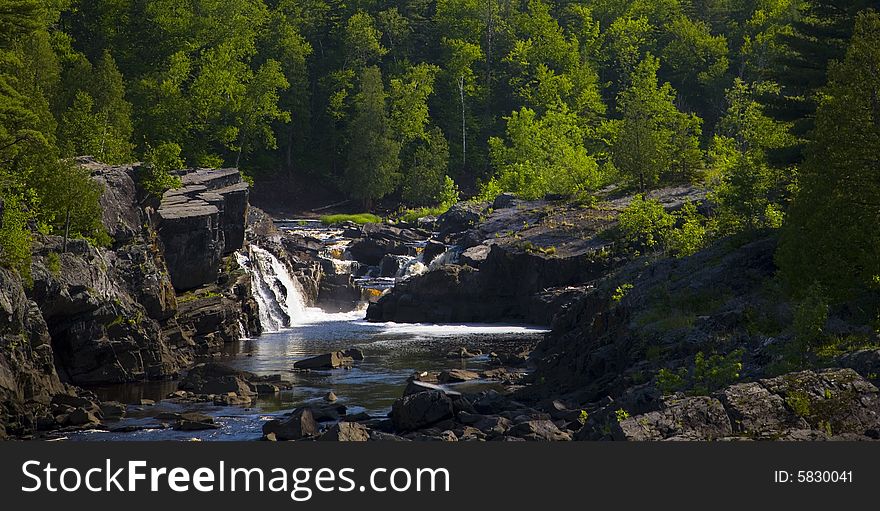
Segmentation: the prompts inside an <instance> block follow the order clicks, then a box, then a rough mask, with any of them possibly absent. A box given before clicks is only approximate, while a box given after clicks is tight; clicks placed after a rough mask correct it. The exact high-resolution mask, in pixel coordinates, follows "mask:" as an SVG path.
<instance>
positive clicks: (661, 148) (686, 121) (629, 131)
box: [611, 55, 702, 192]
mask: <svg viewBox="0 0 880 511" xmlns="http://www.w3.org/2000/svg"><path fill="white" fill-rule="evenodd" d="M659 68H660V61H659V60H658V59H656V58H654V57H653V56H651V55H648V56H647V57H646V58H645V59H644V60H643V61H642V62H641V63H640V64H639V65H638V66H637V67H636V69H635V71H634V72H633V74H632V85H631V86H630V87H629V88H628V89H626V90H625V91H623V92H622V93H621V95H620V98H619V99H618V109H619V110H620V112H621V114H622V116H623V119H621V120H619V121H615V122H614V123H612V126H611V129H612V131H613V132H614V140H613V142H612V147H611V154H612V159H613V162H614V165H615V166H616V167H617V169H618V170H619V171H620V172H621V173H622V174H623V176H624V177H625V178H626V179H628V180H629V181H630V182H631V183H633V184H634V185H636V186H637V187H638V189H639V190H640V191H642V192H644V191H647V190H649V189H651V188H653V187H655V186H657V185H658V184H659V183H660V180H661V178H670V179H681V178H683V177H691V176H685V175H682V173H687V174H692V173H693V172H694V170H696V169H699V168H701V167H702V162H701V160H702V153H701V151H700V150H699V149H698V142H697V139H698V137H699V134H700V120H699V118H697V117H696V116H694V115H688V114H685V113H682V112H679V111H678V109H677V108H676V107H675V103H674V102H675V90H674V89H673V88H672V86H671V85H670V84H669V83H664V84H662V85H660V84H659V83H658V80H657V70H658V69H659Z"/></svg>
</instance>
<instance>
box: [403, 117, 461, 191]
mask: <svg viewBox="0 0 880 511" xmlns="http://www.w3.org/2000/svg"><path fill="white" fill-rule="evenodd" d="M408 161H409V165H407V167H406V169H405V170H404V172H403V183H402V187H401V188H402V189H401V200H402V201H403V203H404V204H407V205H410V206H431V205H436V204H449V203H450V202H451V203H453V204H454V203H455V202H457V201H458V197H457V196H456V197H452V195H453V194H454V192H455V182H454V181H452V179H451V178H450V177H449V176H447V175H446V172H447V169H448V167H449V145H448V144H447V143H446V138H445V137H444V136H443V132H441V131H440V128H436V127H435V128H433V129H432V130H430V131H429V132H428V133H427V135H426V136H425V137H424V138H423V139H422V140H420V141H418V142H416V143H415V149H414V150H413V152H412V154H411V155H410V156H409V158H408ZM449 205H451V204H449Z"/></svg>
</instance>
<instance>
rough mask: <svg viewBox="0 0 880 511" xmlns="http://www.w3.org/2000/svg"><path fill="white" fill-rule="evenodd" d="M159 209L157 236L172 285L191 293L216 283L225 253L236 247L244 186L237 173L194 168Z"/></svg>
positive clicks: (245, 195)
mask: <svg viewBox="0 0 880 511" xmlns="http://www.w3.org/2000/svg"><path fill="white" fill-rule="evenodd" d="M181 181H182V183H183V187H182V188H178V189H176V190H169V191H167V192H165V195H164V196H163V197H162V202H161V204H160V205H159V212H158V213H159V222H158V225H159V233H160V237H161V239H162V244H163V246H164V252H165V259H166V261H167V264H168V271H169V272H170V274H171V282H172V283H173V284H174V287H175V288H176V289H177V290H181V291H185V290H189V289H193V288H196V287H199V286H202V285H205V284H208V283H211V282H213V281H214V280H216V279H217V273H218V271H219V266H220V261H221V258H222V256H223V255H224V254H230V253H232V252H234V251H235V250H238V249H240V248H241V247H242V246H243V244H244V233H245V225H246V218H247V208H248V185H247V183H245V182H243V181H242V180H241V174H239V172H238V170H236V169H196V170H192V171H189V172H187V173H186V174H184V175H183V176H182V177H181Z"/></svg>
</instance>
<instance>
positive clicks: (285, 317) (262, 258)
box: [236, 245, 306, 332]
mask: <svg viewBox="0 0 880 511" xmlns="http://www.w3.org/2000/svg"><path fill="white" fill-rule="evenodd" d="M248 254H249V255H248V256H246V255H244V254H242V253H238V254H236V257H237V258H238V262H239V264H241V265H242V267H244V268H246V269H248V270H249V271H250V274H251V283H252V287H253V289H254V298H256V300H257V306H258V308H259V311H260V323H261V324H262V325H263V330H265V331H267V332H277V331H279V330H281V329H282V328H284V327H288V326H291V325H293V324H295V323H296V322H297V320H299V319H302V318H304V317H305V314H306V303H305V299H304V298H303V290H302V286H301V285H300V283H299V281H297V280H296V279H295V278H293V277H291V276H290V273H289V272H288V271H287V267H286V266H285V265H284V263H282V262H281V261H279V260H278V258H277V257H275V256H274V255H273V254H272V253H271V252H269V251H268V250H265V249H262V248H260V247H257V246H254V245H251V246H250V247H249V249H248Z"/></svg>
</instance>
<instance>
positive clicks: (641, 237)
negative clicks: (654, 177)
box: [617, 195, 675, 250]
mask: <svg viewBox="0 0 880 511" xmlns="http://www.w3.org/2000/svg"><path fill="white" fill-rule="evenodd" d="M617 223H618V227H619V228H620V230H621V232H622V234H623V241H624V243H625V244H626V245H627V246H628V247H630V248H631V249H633V250H641V249H642V248H648V249H654V248H659V247H662V246H663V243H664V242H665V240H666V238H667V237H668V235H669V232H670V231H671V230H672V229H673V227H674V226H675V218H674V217H673V216H672V215H671V214H669V213H667V212H666V209H664V208H663V205H662V204H660V203H659V202H657V201H656V200H652V199H645V197H644V195H636V196H635V197H634V198H633V201H632V202H631V203H630V205H629V206H628V207H627V208H626V209H625V210H623V211H621V212H620V215H619V216H618V217H617Z"/></svg>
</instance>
